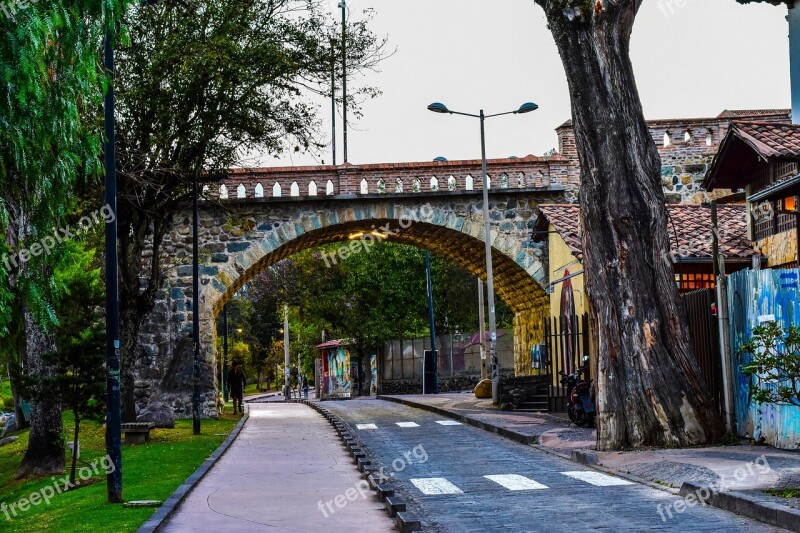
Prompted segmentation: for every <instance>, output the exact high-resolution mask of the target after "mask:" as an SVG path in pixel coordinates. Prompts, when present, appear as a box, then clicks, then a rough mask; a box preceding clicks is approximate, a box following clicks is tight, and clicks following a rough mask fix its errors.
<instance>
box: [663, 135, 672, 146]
mask: <svg viewBox="0 0 800 533" xmlns="http://www.w3.org/2000/svg"><path fill="white" fill-rule="evenodd" d="M668 146H672V134H671V133H670V132H668V131H667V132H664V147H665V148H666V147H668Z"/></svg>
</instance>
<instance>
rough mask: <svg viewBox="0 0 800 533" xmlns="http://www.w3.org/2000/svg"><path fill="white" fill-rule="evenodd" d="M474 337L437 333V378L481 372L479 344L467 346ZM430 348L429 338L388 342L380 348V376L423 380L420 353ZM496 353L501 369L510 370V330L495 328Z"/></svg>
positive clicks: (512, 339) (511, 364)
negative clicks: (496, 331)
mask: <svg viewBox="0 0 800 533" xmlns="http://www.w3.org/2000/svg"><path fill="white" fill-rule="evenodd" d="M473 336H474V334H472V333H469V334H466V333H462V334H455V335H437V336H436V345H437V350H438V363H439V365H438V366H439V377H440V378H447V377H451V376H454V375H464V374H477V375H480V373H481V354H480V346H478V345H477V344H474V345H471V346H466V345H468V344H470V340H471V339H472V337H473ZM487 345H488V343H487ZM430 347H431V340H430V337H425V338H422V339H400V340H395V341H392V342H387V343H386V344H385V346H384V348H383V354H382V367H381V368H382V372H381V377H382V378H383V379H384V380H397V379H422V374H423V369H422V358H423V353H424V351H425V350H429V349H430ZM497 355H498V358H499V359H500V368H501V370H513V368H514V335H513V334H512V333H511V332H510V331H498V339H497Z"/></svg>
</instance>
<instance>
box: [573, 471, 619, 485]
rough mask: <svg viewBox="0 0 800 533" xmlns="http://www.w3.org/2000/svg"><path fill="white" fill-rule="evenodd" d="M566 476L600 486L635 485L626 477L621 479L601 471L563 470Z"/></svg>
mask: <svg viewBox="0 0 800 533" xmlns="http://www.w3.org/2000/svg"><path fill="white" fill-rule="evenodd" d="M561 473H562V474H563V475H565V476H569V477H571V478H574V479H579V480H581V481H585V482H586V483H589V484H591V485H596V486H598V487H613V486H615V485H633V483H631V482H630V481H627V480H625V479H621V478H618V477H614V476H608V475H606V474H601V473H600V472H591V471H588V470H581V471H577V472H561Z"/></svg>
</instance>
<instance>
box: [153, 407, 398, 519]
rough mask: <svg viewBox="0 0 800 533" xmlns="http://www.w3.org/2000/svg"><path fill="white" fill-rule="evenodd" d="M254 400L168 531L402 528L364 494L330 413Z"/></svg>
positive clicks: (378, 503)
mask: <svg viewBox="0 0 800 533" xmlns="http://www.w3.org/2000/svg"><path fill="white" fill-rule="evenodd" d="M249 408H250V418H249V420H248V421H247V422H246V424H245V426H244V428H243V429H242V432H241V433H240V434H239V436H238V438H237V439H236V441H235V442H234V443H233V445H231V447H230V449H229V450H228V451H227V452H226V453H225V455H224V456H223V457H222V458H221V459H220V460H219V462H217V463H216V464H215V465H214V466H213V467H212V468H211V470H210V471H209V473H208V474H207V475H206V476H205V477H204V478H203V480H202V481H201V482H200V483H199V484H198V485H197V486H196V487H195V488H194V490H193V491H192V492H191V493H190V494H189V496H188V497H187V498H186V500H185V501H184V502H183V503H182V504H181V505H180V507H179V508H178V510H177V511H176V513H175V514H174V516H173V517H172V518H171V519H170V520H169V522H167V524H166V526H165V527H164V528H163V529H162V531H167V532H186V533H189V532H191V533H196V532H198V531H253V532H264V531H270V532H274V531H303V532H317V531H352V532H359V531H363V532H381V531H392V530H394V525H393V523H392V522H391V520H390V519H389V517H388V516H387V514H386V512H385V511H384V510H383V506H382V504H381V503H380V502H379V501H377V500H376V499H374V496H373V494H374V493H373V492H372V491H367V492H366V498H362V497H361V496H360V495H358V494H357V490H356V488H358V487H360V485H359V483H360V482H361V478H360V476H359V475H358V471H357V470H356V468H355V466H354V465H353V462H352V459H351V458H350V457H349V456H348V455H347V454H346V452H345V451H344V449H343V448H342V446H341V444H340V443H339V442H338V440H337V439H336V433H335V431H334V430H333V429H332V428H331V426H330V425H329V424H328V422H327V421H326V420H325V419H324V418H322V417H321V416H320V415H319V414H318V413H316V412H315V411H314V410H312V409H311V408H309V407H307V406H305V405H302V404H297V403H289V404H280V403H264V404H250V407H249ZM354 495H355V496H354ZM337 497H339V498H337ZM334 500H336V502H338V505H337V503H335V502H334ZM328 502H330V503H331V504H330V505H327V503H328ZM320 507H322V509H323V510H320ZM323 511H324V512H323Z"/></svg>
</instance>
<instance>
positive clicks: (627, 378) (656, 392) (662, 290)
mask: <svg viewBox="0 0 800 533" xmlns="http://www.w3.org/2000/svg"><path fill="white" fill-rule="evenodd" d="M537 3H538V4H540V5H542V6H543V7H544V9H545V12H546V14H547V19H548V22H549V25H550V29H551V31H552V33H553V36H554V38H555V41H556V45H557V47H558V50H559V53H560V55H561V59H562V62H563V64H564V68H565V70H566V74H567V80H568V83H569V90H570V97H571V101H572V118H573V122H574V127H575V135H576V142H577V149H578V156H579V158H580V163H581V188H580V202H581V224H582V228H583V247H584V267H585V270H586V272H587V275H586V281H587V283H586V287H587V293H588V300H589V309H590V316H591V321H592V332H593V342H594V348H595V349H596V350H597V354H598V362H599V365H598V366H599V368H598V373H597V375H598V384H597V388H598V395H597V405H598V419H597V422H598V431H597V447H598V449H600V450H614V449H622V448H632V447H641V446H665V445H668V446H676V445H677V446H689V445H697V444H704V443H709V442H714V441H715V440H717V439H718V437H719V436H720V435H721V432H722V424H721V421H720V420H719V417H718V416H717V415H716V414H715V412H714V409H713V407H712V403H711V398H710V394H709V393H708V391H707V389H706V386H705V384H704V382H703V379H702V376H701V374H700V370H699V367H698V364H697V361H696V359H695V358H694V355H693V353H692V348H691V345H690V341H689V333H688V329H687V326H686V320H685V314H684V311H683V308H682V306H681V305H680V300H679V297H678V294H677V289H676V286H675V279H674V272H673V270H672V264H671V263H670V262H668V261H665V259H664V258H665V257H668V255H667V253H668V250H669V240H668V235H667V230H666V227H667V219H666V208H665V205H664V202H665V197H664V192H663V190H662V188H661V161H660V158H659V155H658V150H657V148H656V146H655V143H654V142H653V139H652V138H651V136H650V133H649V131H648V128H647V124H646V123H645V120H644V116H643V113H642V107H641V102H640V100H639V94H638V91H637V89H636V83H635V80H634V75H633V68H632V65H631V62H630V57H629V43H630V36H631V30H632V27H633V22H634V19H635V17H636V13H637V11H638V6H639V4H641V1H640V0H639V1H637V0H617V1H613V0H612V1H609V0H597V1H594V0H593V1H591V2H589V1H587V0H583V1H576V2H570V4H573V5H577V6H580V7H581V8H582V12H581V13H580V14H578V15H577V16H575V17H573V20H569V18H570V17H568V15H570V14H571V13H569V12H566V13H565V9H564V8H565V6H564V3H563V2H553V1H552V0H550V1H547V0H537ZM590 6H591V7H590Z"/></svg>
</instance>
